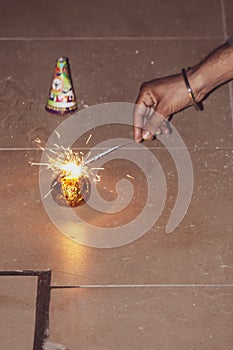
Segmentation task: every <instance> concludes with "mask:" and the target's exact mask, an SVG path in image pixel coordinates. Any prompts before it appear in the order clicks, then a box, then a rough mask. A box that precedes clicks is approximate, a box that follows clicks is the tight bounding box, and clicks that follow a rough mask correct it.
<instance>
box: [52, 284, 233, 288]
mask: <svg viewBox="0 0 233 350" xmlns="http://www.w3.org/2000/svg"><path fill="white" fill-rule="evenodd" d="M50 288H51V289H81V288H87V289H88V288H93V289H95V288H233V284H208V283H207V284H93V285H75V286H69V285H64V286H59V285H57V286H56V285H52V286H51V287H50Z"/></svg>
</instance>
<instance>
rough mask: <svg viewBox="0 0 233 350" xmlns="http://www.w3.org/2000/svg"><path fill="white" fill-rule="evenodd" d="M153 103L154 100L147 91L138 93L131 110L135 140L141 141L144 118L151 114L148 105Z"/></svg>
mask: <svg viewBox="0 0 233 350" xmlns="http://www.w3.org/2000/svg"><path fill="white" fill-rule="evenodd" d="M153 105H154V102H153V100H152V98H151V96H150V95H149V93H143V94H141V95H139V97H138V99H137V101H136V105H135V107H134V111H133V123H134V139H135V141H136V142H141V141H142V131H143V126H144V120H145V118H146V117H147V116H149V115H150V114H151V111H150V110H151V108H150V107H151V106H153Z"/></svg>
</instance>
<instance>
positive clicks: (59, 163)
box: [31, 133, 132, 207]
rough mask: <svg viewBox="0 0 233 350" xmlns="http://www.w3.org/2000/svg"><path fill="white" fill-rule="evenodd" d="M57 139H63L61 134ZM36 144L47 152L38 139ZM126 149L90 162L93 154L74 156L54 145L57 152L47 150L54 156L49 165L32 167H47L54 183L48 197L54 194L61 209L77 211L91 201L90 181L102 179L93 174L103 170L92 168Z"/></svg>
mask: <svg viewBox="0 0 233 350" xmlns="http://www.w3.org/2000/svg"><path fill="white" fill-rule="evenodd" d="M57 136H58V138H60V135H59V134H58V133H57ZM90 138H91V135H90V136H89V138H88V140H87V142H86V144H87V143H88V142H89V140H90ZM35 142H37V143H38V144H39V147H40V148H41V149H42V150H44V148H43V147H41V145H40V143H41V141H40V140H39V139H37V140H35ZM130 143H132V142H130ZM130 143H128V144H130ZM123 146H125V145H118V146H114V147H112V148H109V149H108V150H106V151H104V152H102V153H99V154H97V155H96V156H94V157H92V158H89V157H90V152H89V153H88V154H87V155H86V156H84V154H83V153H82V152H74V151H73V150H72V149H70V148H69V147H68V148H65V147H63V146H60V145H58V144H54V149H49V150H48V151H49V152H50V153H51V154H52V156H50V155H47V158H48V160H47V162H45V163H31V165H40V166H45V167H46V168H47V169H50V170H52V172H53V178H54V179H53V181H52V184H51V189H50V191H49V192H48V193H47V195H46V197H47V196H48V195H50V194H51V195H52V197H53V199H54V200H55V201H56V202H57V203H58V204H59V205H64V206H70V207H76V206H79V205H81V204H83V203H85V202H86V201H87V200H88V199H89V197H90V193H91V183H90V181H95V182H97V181H100V176H99V175H98V174H97V173H96V172H95V173H94V170H103V169H104V168H89V164H91V163H93V162H94V161H96V160H97V159H99V158H102V157H103V156H105V155H107V154H109V153H111V152H113V151H115V150H117V149H118V148H121V147H123Z"/></svg>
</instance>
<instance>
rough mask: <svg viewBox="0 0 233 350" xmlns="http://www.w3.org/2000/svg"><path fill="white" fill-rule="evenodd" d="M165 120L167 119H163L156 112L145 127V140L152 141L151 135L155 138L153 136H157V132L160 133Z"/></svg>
mask: <svg viewBox="0 0 233 350" xmlns="http://www.w3.org/2000/svg"><path fill="white" fill-rule="evenodd" d="M164 120H165V117H163V116H162V115H161V114H159V113H158V112H156V111H154V113H153V114H152V116H151V117H150V118H149V119H148V121H147V122H146V124H145V125H144V127H143V132H142V138H143V139H144V140H150V139H151V136H150V135H152V137H153V135H156V132H159V131H158V129H159V128H160V126H161V124H162V123H163V122H164ZM149 134H150V135H149Z"/></svg>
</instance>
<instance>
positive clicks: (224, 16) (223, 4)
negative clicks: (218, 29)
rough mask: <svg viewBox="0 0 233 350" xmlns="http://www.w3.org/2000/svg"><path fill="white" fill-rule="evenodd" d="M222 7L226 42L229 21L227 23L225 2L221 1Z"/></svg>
mask: <svg viewBox="0 0 233 350" xmlns="http://www.w3.org/2000/svg"><path fill="white" fill-rule="evenodd" d="M220 6H221V15H222V27H223V37H224V40H226V39H227V21H226V8H225V1H224V0H220Z"/></svg>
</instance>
